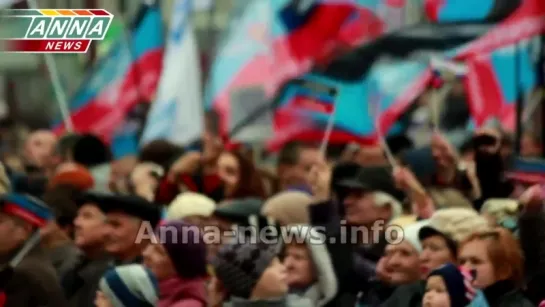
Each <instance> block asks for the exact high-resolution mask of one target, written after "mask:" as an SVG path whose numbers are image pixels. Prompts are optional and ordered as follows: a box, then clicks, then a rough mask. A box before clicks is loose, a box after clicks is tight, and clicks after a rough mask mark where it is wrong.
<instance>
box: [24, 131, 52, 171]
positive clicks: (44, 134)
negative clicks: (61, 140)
mask: <svg viewBox="0 0 545 307" xmlns="http://www.w3.org/2000/svg"><path fill="white" fill-rule="evenodd" d="M56 142H57V140H56V137H55V135H54V134H53V133H52V132H49V131H36V132H34V133H32V134H31V135H30V136H29V137H28V139H27V140H26V141H25V146H24V151H23V157H24V159H25V161H26V163H27V164H28V165H32V166H35V167H39V168H43V167H45V166H46V165H47V164H49V163H50V161H49V160H50V159H51V158H52V156H53V154H54V151H55V145H56Z"/></svg>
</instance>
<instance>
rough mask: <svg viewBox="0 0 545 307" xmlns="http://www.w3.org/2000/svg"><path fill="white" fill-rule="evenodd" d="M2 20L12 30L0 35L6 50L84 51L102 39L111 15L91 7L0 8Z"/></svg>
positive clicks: (32, 51)
mask: <svg viewBox="0 0 545 307" xmlns="http://www.w3.org/2000/svg"><path fill="white" fill-rule="evenodd" d="M1 14H2V19H3V20H4V22H11V23H12V24H13V25H15V26H14V29H15V31H10V33H8V37H2V38H1V40H3V41H5V42H6V43H7V44H8V46H9V48H8V50H9V51H10V52H17V53H86V52H87V51H88V50H89V46H91V42H92V41H94V40H97V41H100V40H103V39H104V37H105V36H106V33H107V32H108V28H109V27H110V24H111V23H112V20H113V17H114V16H113V15H112V14H110V13H109V12H107V11H106V10H102V9H95V10H68V9H65V10H53V9H43V10H4V11H2V13H1Z"/></svg>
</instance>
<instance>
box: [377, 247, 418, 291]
mask: <svg viewBox="0 0 545 307" xmlns="http://www.w3.org/2000/svg"><path fill="white" fill-rule="evenodd" d="M385 255H386V257H387V259H388V260H387V263H386V266H387V269H388V271H389V272H390V274H389V277H390V280H389V281H390V283H391V284H393V285H402V284H407V283H411V282H413V281H417V280H419V279H420V267H419V263H420V262H419V258H418V256H419V254H418V251H417V250H416V249H415V248H414V247H413V246H412V245H411V244H410V243H408V242H406V241H403V242H401V243H400V244H397V245H392V244H390V245H388V246H386V250H385Z"/></svg>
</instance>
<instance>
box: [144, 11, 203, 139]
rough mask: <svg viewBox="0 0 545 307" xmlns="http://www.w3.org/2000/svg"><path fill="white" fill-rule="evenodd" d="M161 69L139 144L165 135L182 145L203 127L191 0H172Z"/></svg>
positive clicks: (199, 133)
mask: <svg viewBox="0 0 545 307" xmlns="http://www.w3.org/2000/svg"><path fill="white" fill-rule="evenodd" d="M173 10H174V12H173V16H172V19H171V24H170V29H169V33H168V38H167V43H166V50H165V55H164V58H163V72H162V74H161V79H160V81H159V82H160V83H159V87H158V90H157V95H156V99H155V101H154V102H153V104H152V106H151V109H150V112H149V114H148V119H147V123H146V127H145V129H144V133H143V134H142V140H141V144H146V143H148V142H150V141H153V140H156V139H166V140H169V141H171V142H173V143H175V144H179V145H185V144H187V143H188V142H191V141H194V140H195V139H197V138H199V137H200V135H201V133H202V131H203V126H204V122H203V106H202V93H201V90H202V87H201V69H200V59H199V55H198V49H197V42H196V39H195V34H194V32H193V27H192V25H191V22H190V19H189V17H190V14H191V11H192V6H191V0H174V5H173Z"/></svg>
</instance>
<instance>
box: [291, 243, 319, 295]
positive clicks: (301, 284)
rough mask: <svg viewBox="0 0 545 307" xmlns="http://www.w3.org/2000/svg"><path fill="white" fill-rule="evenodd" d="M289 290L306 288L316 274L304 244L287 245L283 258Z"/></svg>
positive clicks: (314, 278) (312, 281)
mask: <svg viewBox="0 0 545 307" xmlns="http://www.w3.org/2000/svg"><path fill="white" fill-rule="evenodd" d="M284 266H285V267H286V270H287V272H288V285H289V286H290V288H292V287H293V288H299V289H302V288H306V287H308V286H310V285H312V284H313V283H314V281H315V280H316V274H315V272H314V266H313V263H312V258H311V255H310V251H309V250H308V248H307V247H306V245H305V244H295V243H294V244H288V245H287V246H286V252H285V257H284Z"/></svg>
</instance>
